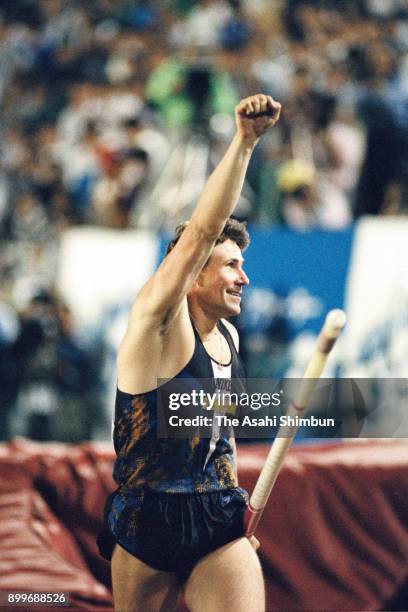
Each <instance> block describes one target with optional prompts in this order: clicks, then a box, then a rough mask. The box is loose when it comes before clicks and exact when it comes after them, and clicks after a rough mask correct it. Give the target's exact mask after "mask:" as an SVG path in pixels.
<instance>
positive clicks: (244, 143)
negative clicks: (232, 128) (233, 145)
mask: <svg viewBox="0 0 408 612" xmlns="http://www.w3.org/2000/svg"><path fill="white" fill-rule="evenodd" d="M234 140H236V142H237V144H238V146H239V147H240V149H242V150H243V151H245V152H247V153H249V154H251V153H252V151H253V150H254V149H255V146H256V145H257V143H258V140H259V138H256V137H254V136H244V135H243V134H241V133H240V132H236V134H235V137H234Z"/></svg>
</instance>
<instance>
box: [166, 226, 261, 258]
mask: <svg viewBox="0 0 408 612" xmlns="http://www.w3.org/2000/svg"><path fill="white" fill-rule="evenodd" d="M188 223H189V222H188V221H184V223H180V225H178V226H177V227H176V230H175V232H174V236H173V238H172V239H171V240H170V242H169V244H168V245H167V249H166V255H168V254H169V253H170V251H172V250H173V249H174V247H175V246H176V244H177V242H178V241H179V238H180V236H181V234H182V233H183V232H184V230H185V229H186V227H187V225H188ZM226 240H232V241H233V242H235V244H236V245H237V246H238V247H239V248H240V249H241V251H245V249H246V248H247V246H248V245H249V242H250V241H249V234H248V230H247V228H246V222H245V221H238V220H237V219H232V218H231V217H230V218H229V219H227V221H226V223H225V225H224V229H223V230H222V232H221V234H220V235H219V236H218V238H217V240H216V242H215V245H217V244H221V243H222V242H225V241H226Z"/></svg>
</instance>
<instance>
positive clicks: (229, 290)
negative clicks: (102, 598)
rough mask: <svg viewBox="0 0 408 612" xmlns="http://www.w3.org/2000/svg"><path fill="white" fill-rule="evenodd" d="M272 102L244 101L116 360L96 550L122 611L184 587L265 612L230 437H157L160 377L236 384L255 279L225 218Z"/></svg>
mask: <svg viewBox="0 0 408 612" xmlns="http://www.w3.org/2000/svg"><path fill="white" fill-rule="evenodd" d="M280 109H281V106H280V104H279V103H278V102H276V101H274V100H273V99H272V98H271V97H270V96H265V95H255V96H251V97H249V98H246V99H244V100H242V101H241V102H240V103H239V104H238V106H237V107H236V111H235V119H236V128H237V129H236V133H235V135H234V138H233V140H232V142H231V144H230V146H229V148H228V150H227V152H226V154H225V156H224V157H223V159H222V160H221V162H220V164H219V165H218V166H217V168H216V169H215V171H214V172H213V174H212V175H211V176H210V178H209V180H208V182H207V184H206V186H205V188H204V191H203V193H202V195H201V197H200V199H199V202H198V204H197V206H196V208H195V210H194V212H193V215H192V217H191V219H190V221H189V222H188V223H186V224H184V225H183V226H181V227H179V228H178V231H177V233H176V236H175V238H174V239H173V240H172V242H171V243H170V245H169V249H168V254H167V255H166V257H165V258H164V260H163V262H162V263H161V265H160V267H159V268H158V270H157V272H156V273H155V274H154V275H153V277H152V278H151V279H150V280H149V281H148V282H147V283H146V285H145V286H144V287H143V288H142V289H141V291H140V293H139V294H138V296H137V297H136V300H135V302H134V304H133V307H132V312H131V316H130V321H129V326H128V329H127V332H126V335H125V338H124V339H123V341H122V344H121V346H120V349H119V355H118V392H117V399H116V414H115V431H114V443H115V450H116V453H117V460H116V462H115V468H114V477H115V480H116V482H117V483H118V485H119V487H118V489H117V490H116V491H115V492H114V493H113V494H112V495H111V496H110V497H109V499H108V502H107V505H106V523H107V525H106V529H105V530H104V532H102V534H101V535H100V536H99V539H98V542H99V546H100V549H101V553H102V554H103V555H104V556H106V557H107V558H111V560H112V582H113V595H114V601H115V609H116V610H117V611H118V612H126V611H132V612H139V611H140V612H141V611H144V610H146V611H149V612H153V611H159V610H160V611H166V610H174V609H175V605H176V600H177V597H178V594H179V592H180V589H183V592H184V599H185V602H186V604H187V606H188V608H189V610H191V612H198V611H199V612H211V611H214V612H219V611H221V610H222V611H227V610H234V611H235V612H261V611H262V610H264V609H265V601H264V599H265V596H264V585H263V578H262V573H261V568H260V564H259V560H258V556H257V554H256V552H255V550H254V549H255V548H256V542H255V541H250V540H248V539H247V538H245V537H243V525H242V517H243V512H244V510H245V507H246V495H245V492H244V491H243V490H242V489H240V488H239V487H238V483H237V478H236V471H235V463H234V452H235V447H234V444H233V442H232V440H229V439H227V438H226V437H222V436H219V437H218V439H217V438H216V439H211V440H208V439H202V438H199V437H198V436H197V437H195V438H192V439H188V440H180V439H173V440H168V439H161V438H159V437H158V435H157V410H158V407H157V405H158V401H157V396H158V385H159V384H160V383H159V382H158V381H159V379H177V378H180V379H181V378H183V377H189V378H190V379H204V378H211V377H214V378H215V379H223V378H225V379H227V378H230V379H231V378H239V377H242V376H244V371H243V369H242V365H241V362H240V359H239V356H238V352H237V351H238V334H237V332H236V330H235V329H234V327H233V326H232V325H231V324H230V323H228V322H227V321H225V320H224V319H225V318H226V317H230V316H234V315H238V314H239V313H240V303H241V294H242V288H243V287H244V286H245V285H247V284H248V282H249V281H248V278H247V276H246V274H245V272H244V270H243V267H242V265H243V258H242V251H243V249H244V248H245V247H246V246H247V244H248V235H247V232H246V229H245V225H244V224H241V223H239V222H237V221H234V220H232V219H230V218H229V217H230V215H231V214H232V212H233V210H234V208H235V205H236V203H237V200H238V198H239V194H240V192H241V189H242V185H243V182H244V178H245V173H246V170H247V166H248V162H249V160H250V158H251V155H252V152H253V150H254V147H255V145H256V143H257V141H258V139H259V138H260V136H262V134H264V133H265V132H266V131H267V130H268V129H270V128H271V127H272V126H273V125H274V124H275V123H276V122H277V121H278V119H279V115H280Z"/></svg>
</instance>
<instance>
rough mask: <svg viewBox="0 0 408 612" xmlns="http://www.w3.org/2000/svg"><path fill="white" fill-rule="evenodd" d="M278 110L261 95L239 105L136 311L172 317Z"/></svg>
mask: <svg viewBox="0 0 408 612" xmlns="http://www.w3.org/2000/svg"><path fill="white" fill-rule="evenodd" d="M280 110H281V105H280V104H279V102H276V101H274V100H273V98H271V97H270V96H265V95H255V96H251V97H249V98H245V99H244V100H242V101H241V102H240V103H239V104H238V106H237V107H236V109H235V121H236V128H237V129H236V133H235V136H234V138H233V140H232V142H231V144H230V146H229V148H228V150H227V152H226V153H225V155H224V157H223V159H222V160H221V162H220V163H219V164H218V166H217V168H216V169H215V170H214V172H213V173H212V174H211V176H210V177H209V179H208V181H207V184H206V186H205V188H204V191H203V193H202V195H201V197H200V199H199V201H198V204H197V206H196V208H195V210H194V212H193V215H192V217H191V220H190V222H189V224H188V226H187V228H186V229H185V230H184V232H183V233H182V235H181V237H180V240H179V241H178V243H177V244H176V246H175V248H174V249H173V250H172V251H171V253H170V254H169V255H168V256H167V257H166V258H165V259H164V261H163V262H162V264H161V265H160V267H159V269H158V270H157V272H156V273H155V274H154V276H153V277H152V278H151V279H150V281H149V282H148V283H147V284H146V285H145V286H144V288H143V289H142V291H141V292H140V294H139V297H138V299H137V308H138V311H139V314H140V308H141V309H142V310H143V311H145V312H147V313H149V316H150V317H152V318H154V319H155V320H157V321H158V322H159V321H160V320H161V321H165V322H166V323H168V322H169V321H171V319H172V317H173V316H174V315H175V313H176V312H177V310H178V307H179V305H180V303H181V301H182V300H183V298H184V297H185V295H186V294H187V292H188V291H189V289H190V288H191V286H192V284H193V282H194V280H195V279H196V277H197V275H198V274H199V273H200V271H201V269H202V268H203V266H204V264H205V262H206V261H207V259H208V257H209V256H210V254H211V251H212V248H213V246H214V244H215V241H216V240H217V238H218V236H219V235H220V234H221V232H222V230H223V228H224V225H225V222H226V220H227V219H228V218H229V217H230V215H231V214H232V212H233V210H234V208H235V206H236V204H237V201H238V198H239V195H240V193H241V189H242V185H243V183H244V179H245V173H246V170H247V167H248V163H249V160H250V158H251V155H252V152H253V150H254V147H255V145H256V143H257V142H258V140H259V138H260V136H262V134H264V133H265V132H266V131H267V130H268V129H270V128H271V127H272V126H273V125H275V123H276V122H277V121H278V119H279V115H280Z"/></svg>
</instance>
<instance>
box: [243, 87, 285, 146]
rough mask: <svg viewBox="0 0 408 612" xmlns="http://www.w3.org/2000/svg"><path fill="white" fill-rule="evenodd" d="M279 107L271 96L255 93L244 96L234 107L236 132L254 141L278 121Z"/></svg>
mask: <svg viewBox="0 0 408 612" xmlns="http://www.w3.org/2000/svg"><path fill="white" fill-rule="evenodd" d="M281 108H282V107H281V105H280V103H279V102H276V100H274V99H273V98H272V97H271V96H265V95H263V94H257V95H255V96H250V97H249V98H244V99H243V100H241V102H240V103H239V104H238V105H237V107H236V108H235V121H236V124H237V130H238V133H239V134H240V135H241V136H242V137H243V138H244V139H245V140H248V141H253V142H256V141H257V140H258V138H259V137H260V136H262V134H265V132H267V131H268V130H269V129H270V128H271V127H273V126H274V125H275V123H276V122H277V121H278V119H279V115H280V112H281Z"/></svg>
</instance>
